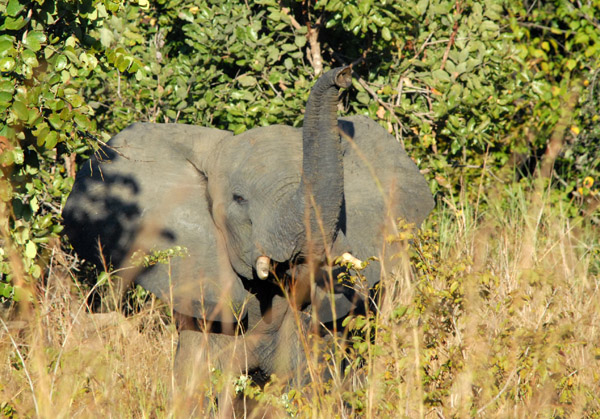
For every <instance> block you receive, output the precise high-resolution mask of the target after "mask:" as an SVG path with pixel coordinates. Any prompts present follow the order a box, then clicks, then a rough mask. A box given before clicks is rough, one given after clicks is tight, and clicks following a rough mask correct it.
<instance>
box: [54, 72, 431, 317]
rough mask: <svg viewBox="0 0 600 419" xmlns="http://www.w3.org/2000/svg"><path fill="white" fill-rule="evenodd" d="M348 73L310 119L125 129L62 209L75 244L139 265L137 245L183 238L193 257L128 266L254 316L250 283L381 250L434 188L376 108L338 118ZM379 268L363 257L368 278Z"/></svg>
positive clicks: (176, 293)
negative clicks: (378, 119)
mask: <svg viewBox="0 0 600 419" xmlns="http://www.w3.org/2000/svg"><path fill="white" fill-rule="evenodd" d="M350 84H351V70H350V69H349V68H347V67H346V68H337V69H334V70H331V71H329V72H327V73H326V74H324V75H323V76H322V77H320V78H319V79H318V81H317V82H316V84H315V86H314V87H313V89H312V90H311V93H310V97H309V100H308V103H307V106H306V112H305V117H304V125H303V128H302V130H301V131H300V130H299V129H296V128H292V127H287V126H280V125H276V126H269V127H261V128H255V129H252V130H249V131H247V132H244V133H242V134H240V135H235V136H234V135H232V134H231V133H230V132H228V131H222V130H217V129H211V128H203V127H195V126H189V125H183V124H134V125H132V126H130V127H129V128H127V129H125V130H123V131H122V132H121V133H119V134H118V135H117V136H115V137H114V138H113V139H112V140H111V141H110V142H109V147H104V148H103V149H102V150H101V153H99V154H98V155H97V157H94V158H92V159H91V161H90V163H89V164H86V165H85V166H84V167H83V168H82V169H81V171H80V172H79V173H78V175H77V179H76V182H75V184H74V187H73V191H72V192H71V195H70V196H69V198H68V200H67V203H66V206H65V209H64V211H63V217H64V222H65V230H66V232H67V235H68V236H69V238H70V241H71V243H72V245H73V247H74V248H75V250H76V251H77V252H78V253H79V254H80V255H81V256H82V257H84V258H86V259H90V260H93V261H97V260H98V256H99V246H98V245H99V243H100V244H101V246H102V252H103V254H102V256H103V258H104V259H108V260H111V261H112V263H113V265H115V266H130V265H131V254H132V251H135V250H138V249H142V250H143V251H144V252H146V253H147V254H148V253H150V254H152V253H153V252H154V253H156V252H155V251H161V250H164V249H172V248H173V246H176V245H177V246H182V248H185V249H187V252H185V254H184V255H183V256H182V257H172V253H167V254H166V256H165V257H163V258H162V259H165V258H166V260H167V262H168V263H167V264H165V263H155V262H156V261H157V260H159V261H160V259H161V257H150V258H146V259H145V260H146V263H145V266H141V267H137V268H135V269H133V270H131V272H132V274H131V276H132V278H133V279H134V280H135V281H136V282H137V283H138V284H140V285H142V286H143V287H144V288H146V289H148V290H149V291H152V292H154V293H155V294H156V295H157V296H159V297H160V298H161V299H163V300H165V301H168V302H170V303H172V304H173V306H174V308H175V310H176V311H178V312H179V313H182V314H185V315H188V316H192V317H196V318H202V319H210V320H219V321H227V319H229V320H231V319H232V318H233V317H235V318H237V319H240V318H243V317H244V316H247V307H246V305H247V302H248V299H249V297H250V296H252V295H254V296H257V295H259V294H262V293H264V292H266V291H264V290H265V289H269V291H268V292H269V293H271V294H272V293H276V292H277V291H276V289H277V288H278V287H279V285H277V286H271V285H273V284H274V283H275V282H276V277H279V276H281V275H283V276H285V275H290V274H291V273H292V272H294V273H296V274H298V275H299V276H302V275H305V276H306V274H310V275H312V274H314V273H315V272H317V271H318V270H319V267H321V266H323V265H324V264H325V262H326V255H328V254H331V255H332V256H333V257H336V256H339V255H340V254H341V253H343V252H347V251H350V252H353V253H354V254H355V256H357V257H358V258H361V259H362V258H368V257H370V256H382V255H381V254H380V253H381V249H380V248H381V242H383V241H384V240H383V238H384V237H385V234H387V233H386V228H385V225H387V224H389V223H390V221H391V222H392V224H393V221H394V220H395V218H396V217H403V218H405V219H406V220H407V221H409V222H414V223H416V224H419V223H420V222H421V221H422V220H423V219H424V218H425V216H426V215H427V213H428V212H429V211H430V209H431V208H432V206H433V200H432V198H431V193H430V192H429V190H428V187H427V184H426V183H425V180H424V179H423V177H422V176H421V175H420V173H419V172H418V169H417V168H416V165H415V164H414V163H413V162H412V161H411V160H410V158H408V156H407V155H406V153H405V152H404V150H403V149H402V147H401V146H400V144H398V143H397V142H396V141H395V139H394V138H393V137H391V136H390V135H389V134H388V133H387V132H386V131H385V130H384V129H383V128H381V127H380V126H379V125H378V124H376V123H375V122H373V121H372V120H370V119H368V118H366V117H351V118H345V119H340V120H338V118H337V101H338V91H339V88H346V87H348V86H350ZM159 253H160V252H159ZM164 261H165V260H162V262H164ZM380 272H381V269H380V266H379V265H376V264H374V265H373V266H370V267H369V268H367V270H365V275H366V276H367V279H368V282H369V284H370V285H371V286H372V285H375V284H376V283H377V282H378V281H379V279H380ZM257 290H258V291H257ZM330 291H331V290H330ZM333 291H334V293H336V292H337V291H335V290H333ZM337 295H339V297H340V299H341V300H344V303H343V304H342V303H340V304H338V308H337V309H336V310H338V309H339V310H340V312H339V313H337V312H336V313H333V312H330V313H329V314H328V316H331V318H332V319H333V318H336V317H339V316H341V315H344V314H345V313H347V312H348V311H349V310H350V308H349V307H350V306H351V305H352V301H351V300H352V298H351V297H348V295H347V290H345V291H344V290H342V291H339V292H337ZM313 296H314V293H313ZM341 300H340V301H341ZM303 303H306V304H307V303H310V301H308V300H306V301H303ZM232 316H233V317H232Z"/></svg>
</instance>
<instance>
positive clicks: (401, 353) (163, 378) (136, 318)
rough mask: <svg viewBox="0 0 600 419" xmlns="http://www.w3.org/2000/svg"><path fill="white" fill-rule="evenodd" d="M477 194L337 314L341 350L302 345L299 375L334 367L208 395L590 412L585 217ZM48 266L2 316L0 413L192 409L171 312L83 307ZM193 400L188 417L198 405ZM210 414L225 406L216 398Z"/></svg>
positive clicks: (599, 331)
mask: <svg viewBox="0 0 600 419" xmlns="http://www.w3.org/2000/svg"><path fill="white" fill-rule="evenodd" d="M479 201H480V202H484V201H485V205H483V204H469V203H468V202H467V200H466V199H463V198H460V197H457V198H456V199H455V200H454V201H451V200H445V201H443V202H440V203H439V205H438V208H437V209H436V212H435V214H434V215H432V217H431V218H430V219H429V220H428V223H427V225H426V226H425V227H424V229H423V231H422V233H421V235H420V237H419V238H417V239H416V240H415V242H414V244H413V246H412V250H411V251H410V252H409V255H408V256H407V257H401V258H399V259H398V267H397V269H396V270H395V272H394V274H393V275H391V277H390V278H389V279H388V280H387V282H386V283H385V285H384V286H385V289H386V298H385V299H384V300H383V301H381V302H380V307H379V308H380V311H379V314H377V315H376V316H371V317H370V318H361V317H359V318H355V319H353V320H352V321H350V323H349V326H350V328H351V329H352V330H353V331H355V332H357V333H355V334H354V336H353V337H349V338H348V339H347V341H348V342H349V345H348V348H347V349H346V350H345V351H342V350H341V349H340V347H341V341H340V340H337V341H336V342H335V344H331V343H330V344H329V346H325V348H329V349H326V350H328V351H331V356H330V357H326V358H328V359H329V361H327V362H323V361H322V360H321V361H320V362H317V361H316V359H317V358H319V359H322V356H317V355H320V354H322V351H323V350H324V349H323V348H324V346H322V345H320V346H319V344H318V342H316V341H315V340H308V341H307V342H306V343H307V347H309V348H319V349H313V350H312V352H313V353H311V355H310V356H309V359H310V365H309V370H310V371H311V372H313V373H314V372H315V371H317V372H318V371H319V370H320V369H323V368H329V369H331V370H337V371H340V370H343V371H348V374H347V375H346V376H345V377H344V375H343V374H341V375H339V376H338V377H336V378H335V379H333V380H332V381H330V382H322V381H319V380H318V379H316V378H315V381H313V382H312V383H311V384H310V385H307V386H306V387H305V388H302V389H292V390H290V389H284V386H283V385H282V384H281V383H278V382H277V379H275V381H274V382H273V383H271V384H269V385H267V387H266V388H264V389H258V388H257V387H255V386H253V385H252V384H251V383H248V382H245V381H244V378H243V377H242V378H240V377H232V376H227V375H226V374H219V372H215V373H214V376H213V377H212V383H213V386H212V388H213V390H214V392H215V394H216V393H217V392H221V394H222V392H223V391H225V390H227V389H228V391H230V392H234V391H236V388H237V390H238V391H241V392H242V393H245V394H246V398H247V399H248V401H250V399H254V401H255V402H256V401H258V404H259V405H261V406H263V407H264V409H260V410H254V411H253V412H250V411H248V416H259V415H263V414H264V413H265V412H270V413H271V414H272V416H274V417H282V416H285V415H289V416H297V417H357V416H360V417H411V418H412V417H469V416H476V417H600V397H599V394H600V307H599V305H600V298H599V297H600V296H599V294H598V287H599V285H600V257H599V247H598V245H599V240H600V234H599V232H598V228H597V226H595V225H593V224H591V223H590V222H589V220H587V219H585V218H573V217H568V216H567V215H566V214H567V210H566V208H564V206H565V204H564V201H562V200H554V199H553V192H552V191H551V190H546V191H544V192H543V193H542V192H527V191H525V190H524V189H523V188H522V187H520V186H518V185H515V186H510V187H506V188H505V189H503V190H502V192H494V193H492V192H490V193H489V194H488V195H486V194H481V195H480V200H479ZM454 202H457V203H458V204H455V203H454ZM484 208H485V209H484ZM59 262H60V258H59V257H56V258H53V260H52V263H53V264H54V266H53V269H51V270H50V273H49V274H48V277H47V280H46V281H45V284H44V285H43V286H40V287H39V288H38V289H37V290H36V293H35V295H36V297H35V302H34V303H33V304H32V305H31V306H29V308H27V307H25V306H22V307H21V313H20V317H19V316H16V317H15V316H14V313H13V317H12V318H11V320H8V318H5V319H3V320H2V323H1V324H0V359H1V360H2V365H1V367H0V383H1V384H0V403H1V404H0V409H1V410H0V411H1V412H2V413H3V414H4V415H6V416H15V417H30V416H40V417H78V416H79V417H99V416H105V417H164V416H166V417H172V416H174V417H180V416H183V414H184V413H185V414H186V415H187V414H189V413H190V411H189V410H188V409H189V400H188V401H186V400H184V398H183V396H181V395H182V394H183V393H184V392H182V391H177V390H176V386H175V383H174V379H173V377H172V374H171V371H172V365H171V363H172V360H173V355H174V352H175V350H176V344H177V333H176V331H175V327H174V325H173V324H172V323H171V321H170V317H169V316H168V311H169V310H168V309H167V308H166V307H165V306H164V305H162V304H160V303H158V302H157V301H156V300H154V299H152V298H150V299H147V300H146V301H145V302H144V303H143V304H142V306H141V308H140V309H138V310H136V311H135V312H134V314H128V315H127V316H125V315H122V314H118V313H116V312H109V313H103V314H91V313H90V312H89V309H88V307H87V305H86V297H87V292H89V291H84V290H82V289H81V288H80V287H79V286H77V285H75V284H76V282H74V281H73V280H72V278H71V276H70V274H69V272H66V271H65V270H64V269H61V264H60V263H59ZM409 262H410V263H409ZM165 313H167V314H165ZM5 317H6V316H5ZM342 359H344V360H345V361H344V362H342ZM336 365H337V366H336ZM340 365H341V367H340ZM343 371H342V372H343ZM318 376H319V375H318V374H316V375H313V377H318ZM203 408H205V409H207V410H205V411H200V410H196V411H192V413H193V414H195V415H197V416H203V415H204V414H206V413H207V412H208V411H210V409H211V406H203ZM212 409H213V410H212V411H211V412H212V414H215V415H217V416H219V415H220V416H223V417H228V416H230V415H231V414H232V411H231V410H230V409H229V408H228V407H227V406H225V403H221V404H220V406H219V408H218V409H216V410H215V409H214V406H213V407H212Z"/></svg>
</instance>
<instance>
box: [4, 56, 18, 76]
mask: <svg viewBox="0 0 600 419" xmlns="http://www.w3.org/2000/svg"><path fill="white" fill-rule="evenodd" d="M15 65H16V62H15V60H14V58H12V57H4V58H0V71H2V72H3V73H7V72H9V71H12V69H13V68H15Z"/></svg>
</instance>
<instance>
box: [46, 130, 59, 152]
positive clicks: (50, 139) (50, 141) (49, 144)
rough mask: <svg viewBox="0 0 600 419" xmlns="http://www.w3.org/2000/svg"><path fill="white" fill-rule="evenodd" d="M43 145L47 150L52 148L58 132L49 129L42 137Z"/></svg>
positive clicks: (56, 140)
mask: <svg viewBox="0 0 600 419" xmlns="http://www.w3.org/2000/svg"><path fill="white" fill-rule="evenodd" d="M44 142H45V144H44V147H46V148H47V149H48V150H50V149H53V148H54V147H56V144H58V133H57V132H56V131H50V132H49V133H48V135H46V138H44Z"/></svg>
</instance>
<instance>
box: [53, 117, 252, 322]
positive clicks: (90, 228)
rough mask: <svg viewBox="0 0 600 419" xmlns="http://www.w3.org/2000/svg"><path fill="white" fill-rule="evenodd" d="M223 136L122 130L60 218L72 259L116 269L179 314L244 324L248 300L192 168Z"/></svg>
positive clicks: (147, 127)
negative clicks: (104, 263) (241, 318)
mask: <svg viewBox="0 0 600 419" xmlns="http://www.w3.org/2000/svg"><path fill="white" fill-rule="evenodd" d="M230 135H231V134H230V133H229V132H227V131H221V130H217V129H211V128H203V127H194V126H189V125H183V124H134V125H132V126H130V127H129V128H127V129H125V130H123V131H122V132H121V133H119V134H118V135H117V136H115V137H114V138H113V139H111V140H110V141H109V143H108V147H102V148H101V150H99V152H98V153H96V155H95V157H93V158H92V159H91V160H90V162H89V163H86V164H85V165H84V167H83V168H82V169H81V170H80V171H79V173H78V174H77V178H76V181H75V184H74V186H73V191H72V192H71V194H70V196H69V198H68V199H67V203H66V205H65V208H64V211H63V218H64V224H65V231H66V233H67V235H68V237H69V239H70V242H71V244H72V245H73V248H74V249H75V251H76V252H77V253H78V254H79V255H80V256H81V257H83V258H85V259H88V260H90V261H93V262H95V263H97V264H99V263H101V262H102V260H101V259H102V258H104V260H105V261H109V262H110V263H111V264H112V266H113V267H115V268H117V267H118V268H124V269H123V270H122V271H120V272H119V275H120V276H122V277H124V278H125V279H126V278H131V279H133V280H134V281H135V282H136V283H137V284H139V285H141V286H142V287H143V288H145V289H147V290H148V291H151V292H152V293H154V294H155V295H157V296H158V297H159V298H160V299H162V300H163V301H165V302H168V303H171V304H173V307H174V309H175V310H176V311H178V312H180V313H182V314H186V315H189V316H193V317H198V318H205V319H208V320H216V321H223V322H233V318H232V316H236V317H237V316H243V314H244V308H243V305H244V302H245V300H246V297H247V296H248V293H247V292H246V290H245V289H244V287H243V285H242V283H241V281H240V279H239V277H238V276H237V275H236V274H235V272H234V271H233V270H232V269H231V266H230V264H229V262H228V260H227V258H226V252H225V250H224V246H223V243H222V239H221V238H220V235H218V234H217V231H216V228H215V226H214V224H213V221H212V217H211V215H210V213H209V208H208V203H207V194H206V178H205V177H204V176H203V174H202V172H200V171H199V170H198V164H197V162H198V161H200V160H201V159H203V158H204V159H206V158H210V156H211V155H213V153H214V148H215V146H216V145H217V144H218V143H219V142H220V141H221V140H222V139H223V138H225V137H227V136H230ZM98 244H100V245H101V248H102V255H101V254H100V252H99V250H98V249H99V247H98ZM238 318H239V317H238Z"/></svg>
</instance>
